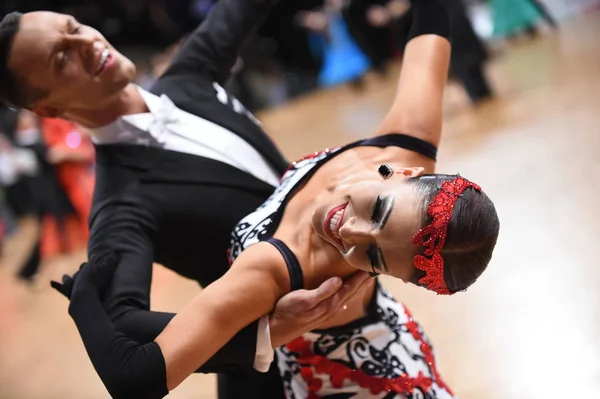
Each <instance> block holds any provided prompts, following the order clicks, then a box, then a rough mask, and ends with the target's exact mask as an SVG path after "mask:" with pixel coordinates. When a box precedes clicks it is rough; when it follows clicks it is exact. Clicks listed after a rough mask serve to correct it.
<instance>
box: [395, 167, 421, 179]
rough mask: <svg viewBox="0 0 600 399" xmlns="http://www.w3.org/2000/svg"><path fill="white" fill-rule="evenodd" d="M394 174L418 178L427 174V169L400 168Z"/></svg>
mask: <svg viewBox="0 0 600 399" xmlns="http://www.w3.org/2000/svg"><path fill="white" fill-rule="evenodd" d="M394 172H395V173H397V174H401V175H403V176H404V177H418V176H421V175H423V173H425V168H424V167H422V166H415V167H412V168H398V169H396V170H395V171H394Z"/></svg>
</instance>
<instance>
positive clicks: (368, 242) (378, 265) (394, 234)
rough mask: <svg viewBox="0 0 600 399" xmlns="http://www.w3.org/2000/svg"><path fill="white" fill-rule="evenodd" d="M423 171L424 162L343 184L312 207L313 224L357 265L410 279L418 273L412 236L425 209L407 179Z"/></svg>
mask: <svg viewBox="0 0 600 399" xmlns="http://www.w3.org/2000/svg"><path fill="white" fill-rule="evenodd" d="M421 174H423V168H402V169H395V170H394V175H393V176H392V177H391V178H389V179H387V180H384V179H383V178H382V177H380V176H379V175H375V174H374V175H373V178H367V179H365V180H362V181H360V182H355V183H352V184H348V185H340V186H338V187H337V188H336V190H335V191H334V192H333V194H332V195H331V196H328V197H327V199H324V200H322V201H321V202H320V203H319V205H318V206H317V207H316V209H315V210H314V213H313V218H312V225H313V228H314V229H315V231H316V232H317V234H318V235H319V236H320V237H321V238H323V239H324V240H325V241H327V242H328V243H330V244H331V245H333V246H335V247H336V248H337V249H338V250H339V251H340V252H341V254H342V255H343V257H344V259H345V260H346V261H347V262H348V263H349V264H351V265H352V266H354V267H355V268H357V269H360V270H364V271H367V272H376V273H381V274H387V275H390V276H394V277H397V278H400V279H402V280H404V281H405V282H409V281H410V280H411V278H412V276H413V273H414V267H413V262H412V259H413V256H414V252H415V247H414V245H413V244H412V238H413V236H414V235H415V233H416V232H417V231H418V230H419V229H420V228H421V220H422V215H421V206H420V202H419V201H420V200H419V198H418V197H417V196H416V195H415V192H414V189H413V186H412V185H409V184H407V183H406V181H407V179H408V178H409V177H414V176H420V175H421Z"/></svg>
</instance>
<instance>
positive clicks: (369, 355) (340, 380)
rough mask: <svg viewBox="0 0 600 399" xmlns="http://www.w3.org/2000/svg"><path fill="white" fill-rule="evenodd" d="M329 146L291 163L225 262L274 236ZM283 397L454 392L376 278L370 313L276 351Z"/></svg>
mask: <svg viewBox="0 0 600 399" xmlns="http://www.w3.org/2000/svg"><path fill="white" fill-rule="evenodd" d="M360 144H361V143H360V142H358V143H354V144H351V145H349V146H346V147H344V148H336V149H332V150H329V149H326V150H325V151H322V152H319V153H315V154H312V155H310V156H308V157H305V158H303V159H302V160H300V161H297V162H295V163H294V164H293V165H292V166H291V167H290V169H289V170H288V171H287V172H286V173H285V174H284V176H283V178H282V179H281V182H280V184H279V186H278V187H277V188H276V190H275V192H273V194H272V195H271V196H270V197H269V198H268V199H267V200H266V201H265V202H264V203H263V204H262V205H261V206H260V207H259V208H258V209H256V211H255V212H253V213H251V214H249V215H247V216H246V217H244V218H243V219H242V220H240V222H239V223H238V224H237V225H236V226H235V228H234V230H233V232H232V235H231V247H230V253H229V255H230V261H231V262H233V261H234V260H235V258H237V257H238V256H239V255H240V253H241V252H242V251H243V250H245V249H246V248H248V247H250V246H252V245H254V244H257V243H258V242H260V241H264V240H266V239H267V238H269V237H271V236H272V235H273V234H274V233H275V231H276V229H277V226H278V225H279V223H280V221H281V218H282V215H283V211H284V209H285V206H286V204H287V202H288V201H289V199H290V198H291V197H292V196H293V195H294V193H295V190H296V188H297V187H301V186H302V183H303V182H304V181H306V180H308V179H309V178H310V177H311V176H312V174H313V173H314V172H315V171H316V170H317V169H318V167H319V166H320V165H321V164H323V163H325V162H327V161H328V160H329V159H331V158H332V157H333V156H335V155H337V154H339V153H341V152H343V151H344V150H346V149H348V148H351V147H354V146H357V145H360ZM276 354H277V360H276V361H277V366H278V368H279V372H280V375H281V377H282V379H283V383H284V388H285V393H286V397H287V398H288V399H317V398H329V399H346V398H348V399H350V398H352V399H362V398H381V399H391V398H403V399H453V398H454V396H453V394H452V393H451V391H450V390H449V389H448V388H447V387H446V386H445V384H444V382H443V381H442V380H441V378H440V376H439V374H438V371H437V366H436V360H435V355H434V352H433V349H432V347H431V345H430V342H429V339H428V338H427V336H426V335H425V333H424V332H423V330H422V328H421V327H420V326H419V325H418V324H417V322H416V321H415V320H414V319H413V318H412V317H411V315H410V313H409V312H408V310H407V309H406V308H405V307H404V305H402V304H401V303H399V302H397V301H396V300H394V299H393V298H392V296H391V295H390V294H389V293H387V292H386V291H385V290H384V289H383V288H382V287H381V285H380V284H379V283H378V284H377V291H376V294H375V297H374V298H373V300H372V302H371V305H370V307H369V312H368V315H367V316H366V317H365V318H363V319H361V320H357V321H355V322H352V323H349V324H347V325H345V326H340V327H335V328H332V329H329V330H322V331H312V332H309V333H307V334H304V335H303V336H302V337H300V338H298V339H297V340H295V341H293V342H291V343H290V344H288V345H286V346H284V347H280V348H278V349H277V350H276Z"/></svg>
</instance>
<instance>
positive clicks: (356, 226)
mask: <svg viewBox="0 0 600 399" xmlns="http://www.w3.org/2000/svg"><path fill="white" fill-rule="evenodd" d="M371 230H372V228H371V224H370V223H366V222H364V221H362V220H361V219H359V218H357V217H355V216H353V217H352V218H350V219H348V220H347V221H346V223H344V224H343V225H342V227H341V228H340V231H339V233H340V238H341V239H342V240H343V241H345V242H347V243H349V244H353V245H356V244H360V243H361V242H363V241H366V240H369V239H370V238H371Z"/></svg>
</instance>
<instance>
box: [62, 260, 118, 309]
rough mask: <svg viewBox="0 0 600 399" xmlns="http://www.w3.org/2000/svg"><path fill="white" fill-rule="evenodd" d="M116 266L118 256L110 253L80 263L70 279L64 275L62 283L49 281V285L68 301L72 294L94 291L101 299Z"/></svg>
mask: <svg viewBox="0 0 600 399" xmlns="http://www.w3.org/2000/svg"><path fill="white" fill-rule="evenodd" d="M118 264H119V255H118V254H116V253H113V252H111V253H109V254H107V255H105V256H103V257H102V258H99V259H96V260H94V261H91V260H90V261H88V262H85V263H82V264H81V266H80V267H79V270H78V271H77V272H76V273H75V274H73V276H72V277H71V276H68V275H66V274H65V275H63V277H62V282H58V281H50V285H51V286H52V288H54V289H55V290H57V291H58V292H60V293H61V294H63V295H64V296H65V297H67V299H69V300H71V297H72V296H73V293H74V292H77V291H89V290H93V291H95V292H96V294H97V295H98V297H99V298H102V297H104V294H105V293H106V291H107V290H108V287H109V286H110V284H111V282H112V277H113V274H114V272H115V269H116V268H117V265H118Z"/></svg>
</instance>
